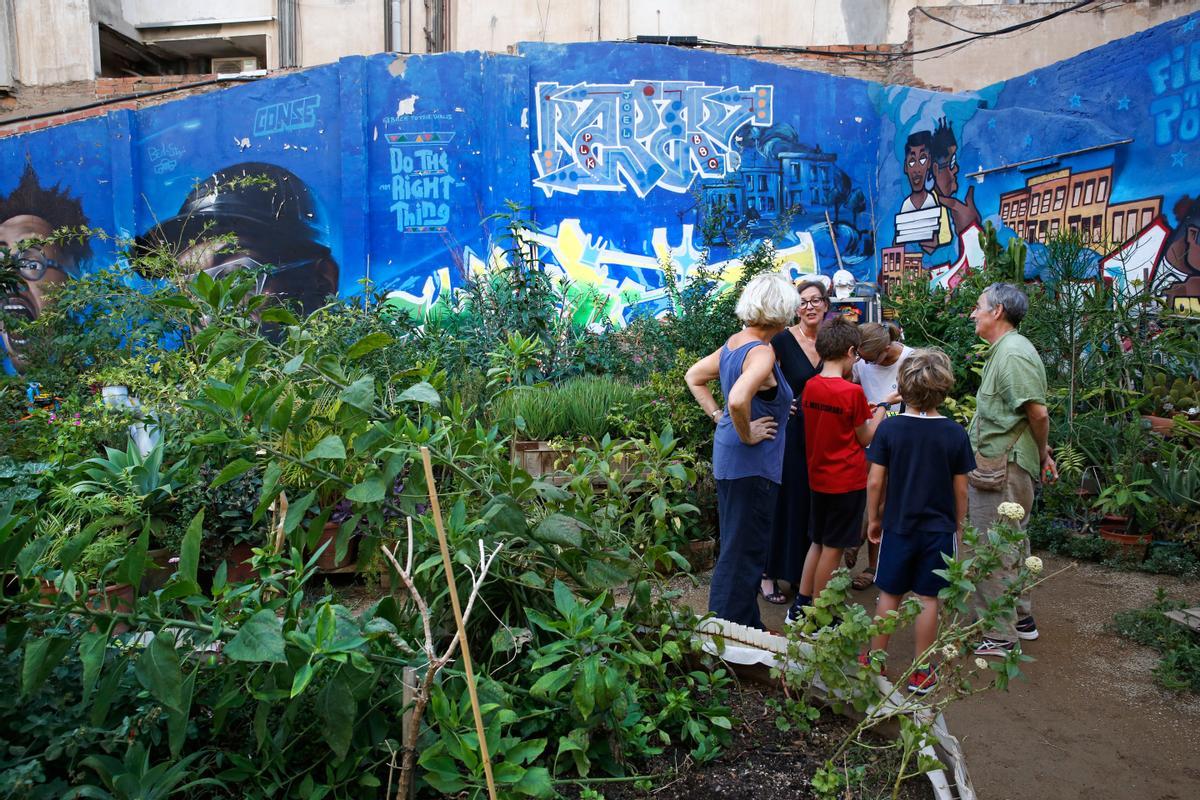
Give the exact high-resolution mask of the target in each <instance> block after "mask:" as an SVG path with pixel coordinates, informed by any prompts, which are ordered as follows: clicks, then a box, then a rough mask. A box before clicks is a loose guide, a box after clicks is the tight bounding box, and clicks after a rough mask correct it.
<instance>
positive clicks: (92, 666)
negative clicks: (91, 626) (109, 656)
mask: <svg viewBox="0 0 1200 800" xmlns="http://www.w3.org/2000/svg"><path fill="white" fill-rule="evenodd" d="M107 648H108V634H107V633H100V632H99V631H93V632H90V633H85V634H83V635H82V636H80V637H79V663H80V664H81V665H82V666H83V681H82V684H83V704H84V705H85V706H86V705H87V702H88V699H89V698H91V696H92V692H94V691H95V690H96V682H97V681H99V680H100V669H101V668H102V667H103V666H104V651H105V650H106V649H107Z"/></svg>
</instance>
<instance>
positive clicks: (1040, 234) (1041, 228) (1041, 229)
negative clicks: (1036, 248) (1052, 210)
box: [1038, 220, 1050, 243]
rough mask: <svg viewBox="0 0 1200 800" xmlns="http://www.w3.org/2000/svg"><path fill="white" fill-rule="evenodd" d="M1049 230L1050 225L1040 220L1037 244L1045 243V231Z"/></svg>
mask: <svg viewBox="0 0 1200 800" xmlns="http://www.w3.org/2000/svg"><path fill="white" fill-rule="evenodd" d="M1049 228H1050V225H1049V223H1048V222H1047V221H1046V220H1042V221H1041V222H1039V223H1038V241H1039V242H1042V243H1045V241H1046V231H1047V230H1049Z"/></svg>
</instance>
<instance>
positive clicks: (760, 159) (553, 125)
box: [0, 15, 1200, 348]
mask: <svg viewBox="0 0 1200 800" xmlns="http://www.w3.org/2000/svg"><path fill="white" fill-rule="evenodd" d="M1198 21H1200V15H1192V16H1190V17H1185V18H1182V19H1180V20H1177V21H1174V22H1171V23H1168V24H1166V25H1162V26H1159V27H1157V28H1154V29H1152V30H1149V31H1146V32H1144V33H1142V34H1139V35H1137V36H1134V37H1130V38H1128V39H1124V40H1121V41H1118V42H1114V43H1113V44H1110V45H1108V46H1106V47H1103V48H1099V49H1097V50H1095V51H1092V52H1090V53H1088V54H1085V55H1083V56H1080V57H1078V58H1075V59H1072V60H1069V61H1065V62H1061V63H1059V64H1055V65H1052V66H1050V67H1047V68H1045V69H1041V70H1037V71H1035V72H1032V73H1029V74H1028V75H1025V76H1022V77H1021V78H1017V79H1013V80H1010V81H1007V82H1006V83H1002V84H997V85H995V86H990V87H987V88H984V89H981V90H979V91H976V92H970V93H963V94H947V93H937V92H929V91H924V90H918V89H914V88H910V87H899V86H884V85H880V84H875V83H869V82H864V81H858V80H853V79H846V78H838V77H833V76H828V75H824V74H818V73H810V72H805V71H802V70H794V69H788V68H783V67H777V66H773V65H770V64H765V63H762V62H758V61H751V60H745V59H738V58H733V57H726V56H718V55H714V54H710V53H701V52H693V51H685V50H681V49H678V48H668V47H655V46H647V45H630V44H610V43H589V44H575V45H566V46H562V45H525V46H523V48H522V51H521V53H520V54H519V55H516V56H508V55H494V54H480V53H448V54H441V55H436V56H425V57H410V58H407V59H405V58H402V57H396V56H392V55H388V54H381V55H378V56H372V57H368V58H363V57H351V58H346V59H343V60H342V61H340V62H339V63H337V64H332V65H328V66H323V67H318V68H314V69H308V70H304V71H301V72H297V73H294V74H290V75H286V76H281V77H276V78H271V79H267V80H262V81H258V82H255V83H252V84H246V85H241V86H237V87H234V88H230V89H226V90H223V91H220V92H215V93H211V94H206V95H201V96H196V97H191V98H187V99H182V100H178V101H175V102H170V103H165V104H162V105H159V106H154V107H150V108H146V109H142V110H139V111H136V112H132V111H114V112H112V113H110V114H108V115H106V116H104V117H100V118H94V119H89V120H85V121H81V122H76V123H71V124H67V125H62V126H58V127H54V128H49V129H46V130H43V131H39V132H35V133H29V134H25V135H20V136H10V137H7V138H3V139H0V241H3V242H4V244H3V245H0V246H3V247H5V248H9V247H11V246H13V245H15V244H16V243H17V242H19V241H21V240H22V238H24V237H28V236H34V235H38V234H39V233H42V232H45V231H47V230H49V229H52V228H55V227H59V226H62V225H89V226H93V227H99V228H103V229H105V230H108V231H111V232H113V233H115V234H117V235H118V236H121V237H125V238H128V239H131V240H134V241H135V242H136V243H137V245H138V246H143V247H153V246H156V245H159V244H162V243H164V242H165V243H169V244H170V245H171V246H172V247H174V248H175V249H178V250H181V251H182V252H183V254H184V261H185V263H187V264H188V265H189V266H191V267H192V268H193V269H197V270H199V269H204V270H208V271H210V272H211V273H213V274H222V273H223V272H226V271H229V270H232V269H241V268H247V267H254V266H255V265H269V266H270V267H271V270H270V271H269V274H268V275H267V277H265V278H264V281H263V286H262V287H261V290H262V291H264V292H268V293H273V294H278V295H281V296H285V297H289V298H291V299H293V300H295V301H296V302H298V303H299V304H301V305H302V306H304V307H306V308H307V307H312V306H314V305H316V304H318V303H320V302H321V301H322V300H323V299H324V298H325V297H326V296H327V295H328V294H330V293H333V292H337V293H339V294H341V295H343V296H351V295H354V294H356V293H357V292H359V291H360V290H361V286H362V283H363V281H364V280H365V279H369V280H370V281H371V283H372V284H373V286H374V287H375V288H376V289H378V290H382V291H383V292H385V293H386V294H387V295H388V296H389V297H390V298H391V300H392V301H393V302H395V303H396V304H398V305H401V306H404V307H411V308H416V309H420V308H428V307H429V306H431V305H432V304H434V303H436V302H437V301H438V300H439V299H440V298H445V297H446V293H447V291H448V290H449V289H451V288H452V287H454V286H456V285H461V283H462V281H463V280H464V279H465V278H466V276H468V275H470V274H472V273H476V272H480V271H486V270H489V269H493V268H495V267H496V266H497V265H498V264H500V263H502V262H503V259H504V258H505V253H504V246H505V243H504V242H503V241H501V239H500V238H499V236H498V225H497V223H496V222H495V221H492V222H490V223H485V220H486V219H487V218H488V217H489V216H490V215H492V214H495V213H497V212H502V211H504V209H505V205H506V201H511V202H514V203H517V204H519V205H521V206H523V207H525V208H526V209H527V211H526V212H525V213H526V214H527V215H528V216H529V217H530V218H532V220H533V221H534V229H533V231H532V233H531V234H530V241H529V242H527V244H528V245H529V246H531V247H535V248H537V249H538V250H539V252H540V254H541V256H542V257H543V259H544V260H545V262H546V263H547V264H548V265H549V266H550V268H551V269H552V270H554V271H555V272H556V273H558V274H559V275H560V276H561V277H562V278H563V279H564V280H567V281H570V282H572V283H573V284H575V285H579V286H588V287H594V288H596V289H597V290H599V293H600V294H601V295H602V296H603V297H604V298H606V302H604V303H601V304H600V306H599V307H600V308H602V309H603V313H604V314H606V315H607V316H608V317H609V318H610V319H611V320H612V321H613V322H616V323H621V322H624V321H627V320H629V319H630V318H632V317H634V316H636V315H638V314H654V313H658V312H660V311H662V309H663V308H664V306H665V298H664V292H663V284H664V274H663V270H664V268H666V269H672V270H674V271H675V272H676V274H677V275H679V276H685V275H686V274H687V273H688V272H689V271H690V270H692V269H694V268H695V267H696V265H697V264H698V263H700V259H701V258H702V252H703V251H704V250H705V248H706V247H707V248H708V263H709V264H710V266H715V267H716V268H717V269H718V270H719V271H721V272H723V273H724V274H725V275H727V276H728V277H731V278H732V277H734V276H735V275H736V274H737V270H738V269H739V266H740V260H739V259H740V258H741V257H743V256H744V255H745V254H746V253H747V252H748V250H749V249H750V248H752V247H753V246H754V244H755V243H756V242H757V241H760V240H762V239H764V238H766V237H770V238H772V239H774V241H775V243H776V245H777V248H778V252H779V255H780V257H781V258H782V260H783V262H784V266H785V268H786V269H788V270H790V271H791V272H792V273H793V274H806V273H813V272H818V271H819V272H823V273H826V274H830V273H832V272H833V271H834V270H836V269H837V268H838V264H839V260H840V262H841V264H842V266H845V267H846V268H848V269H850V270H852V271H853V272H854V273H855V274H856V276H857V277H858V278H859V279H860V280H869V281H873V280H876V279H879V280H880V282H881V284H883V285H884V287H885V288H886V286H888V285H891V284H892V283H893V282H894V281H896V280H902V279H903V278H904V277H905V276H906V275H908V276H910V277H916V278H918V279H919V280H922V281H924V280H930V281H932V282H933V283H935V284H941V285H946V286H953V285H955V284H956V283H957V281H958V280H961V277H962V275H964V274H965V273H966V271H967V270H969V269H971V268H972V267H977V266H978V265H979V264H980V263H981V258H982V253H981V249H980V247H979V245H978V230H979V229H980V228H982V227H983V226H984V225H985V223H986V222H988V221H991V222H992V223H993V224H994V225H995V226H996V227H997V228H998V229H999V230H1000V232H1001V234H1000V235H1001V239H1002V240H1003V239H1006V238H1010V237H1012V236H1020V237H1022V238H1025V239H1026V240H1028V241H1030V242H1031V243H1032V244H1031V251H1032V254H1031V258H1030V261H1029V270H1030V276H1031V277H1033V276H1035V275H1036V274H1037V271H1038V269H1039V264H1040V263H1041V261H1040V259H1039V255H1040V254H1039V248H1041V247H1042V245H1041V244H1040V242H1043V241H1044V240H1045V239H1046V238H1048V237H1049V236H1051V235H1053V234H1054V233H1055V232H1058V231H1060V230H1064V229H1067V228H1072V229H1075V230H1078V231H1079V232H1080V234H1081V235H1082V236H1084V238H1085V240H1086V241H1087V243H1088V246H1089V248H1090V249H1091V251H1092V253H1093V254H1094V263H1095V267H1096V269H1097V271H1100V272H1103V273H1104V274H1105V275H1107V276H1108V277H1109V278H1110V279H1112V280H1113V281H1114V282H1115V283H1117V284H1119V285H1129V284H1131V283H1133V282H1135V281H1143V282H1146V281H1149V282H1151V283H1152V284H1153V285H1154V286H1155V287H1156V290H1158V291H1161V292H1162V293H1163V294H1164V295H1165V296H1166V297H1167V298H1168V300H1169V301H1170V302H1172V303H1173V304H1176V305H1178V306H1181V307H1190V308H1195V307H1196V306H1197V303H1198V302H1200V300H1198V298H1200V242H1198V239H1200V203H1197V202H1195V198H1196V197H1197V196H1198V195H1200V185H1197V184H1196V182H1195V181H1193V180H1192V179H1191V175H1192V171H1193V169H1194V168H1195V167H1196V166H1197V165H1198V164H1200V152H1197V150H1196V144H1197V140H1198V139H1200V37H1198V36H1197V31H1196V28H1197V24H1198ZM227 233H232V234H234V235H235V236H236V238H237V240H238V244H237V245H236V246H232V245H229V244H228V243H227V242H226V241H225V240H226V239H227V238H228V237H218V242H213V241H211V240H212V239H213V238H214V236H215V235H216V234H227ZM27 256H28V257H27V258H26V262H27V263H28V265H30V267H29V269H28V270H27V273H28V276H27V281H26V284H27V285H26V287H25V289H24V290H23V291H21V292H18V293H17V294H16V295H14V296H13V297H11V298H8V299H7V300H6V302H5V306H6V309H7V310H8V311H9V313H11V314H16V315H24V316H27V317H28V316H36V314H37V312H38V305H39V303H40V297H41V291H40V290H41V288H44V287H45V286H47V285H50V284H52V283H55V282H59V281H62V280H69V279H70V278H71V277H72V276H75V275H78V274H80V273H81V272H84V271H87V270H89V269H96V268H99V267H101V266H105V265H108V264H111V263H113V261H114V259H115V258H116V253H115V252H114V249H113V246H112V244H111V243H106V242H102V241H98V240H94V241H92V242H91V243H90V244H89V245H88V246H84V247H74V248H69V249H58V250H55V249H53V248H51V249H48V250H46V251H44V252H40V253H31V254H27ZM6 344H7V345H8V346H9V347H10V348H11V347H14V346H16V347H18V348H19V343H16V345H14V343H13V342H11V341H6Z"/></svg>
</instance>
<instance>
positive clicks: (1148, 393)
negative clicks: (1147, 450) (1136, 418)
mask: <svg viewBox="0 0 1200 800" xmlns="http://www.w3.org/2000/svg"><path fill="white" fill-rule="evenodd" d="M1142 388H1143V392H1144V394H1145V397H1146V399H1147V401H1148V402H1149V408H1150V411H1151V412H1152V413H1143V414H1142V418H1143V419H1144V420H1146V422H1147V424H1148V425H1149V427H1150V430H1151V431H1153V432H1154V433H1157V434H1159V435H1162V436H1171V435H1173V434H1174V432H1175V424H1176V422H1177V421H1178V420H1179V419H1185V420H1186V419H1189V418H1196V417H1200V381H1197V380H1196V379H1195V378H1193V377H1191V376H1187V377H1177V378H1174V379H1173V380H1172V379H1171V378H1169V377H1168V376H1167V375H1166V374H1165V373H1162V372H1157V373H1154V374H1152V375H1150V376H1148V377H1147V378H1146V380H1145V381H1144V383H1143V387H1142Z"/></svg>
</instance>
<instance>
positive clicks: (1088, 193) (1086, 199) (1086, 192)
mask: <svg viewBox="0 0 1200 800" xmlns="http://www.w3.org/2000/svg"><path fill="white" fill-rule="evenodd" d="M1094 191H1096V182H1095V181H1088V182H1087V183H1085V184H1084V185H1083V203H1084V205H1090V204H1091V202H1092V192H1094Z"/></svg>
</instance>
